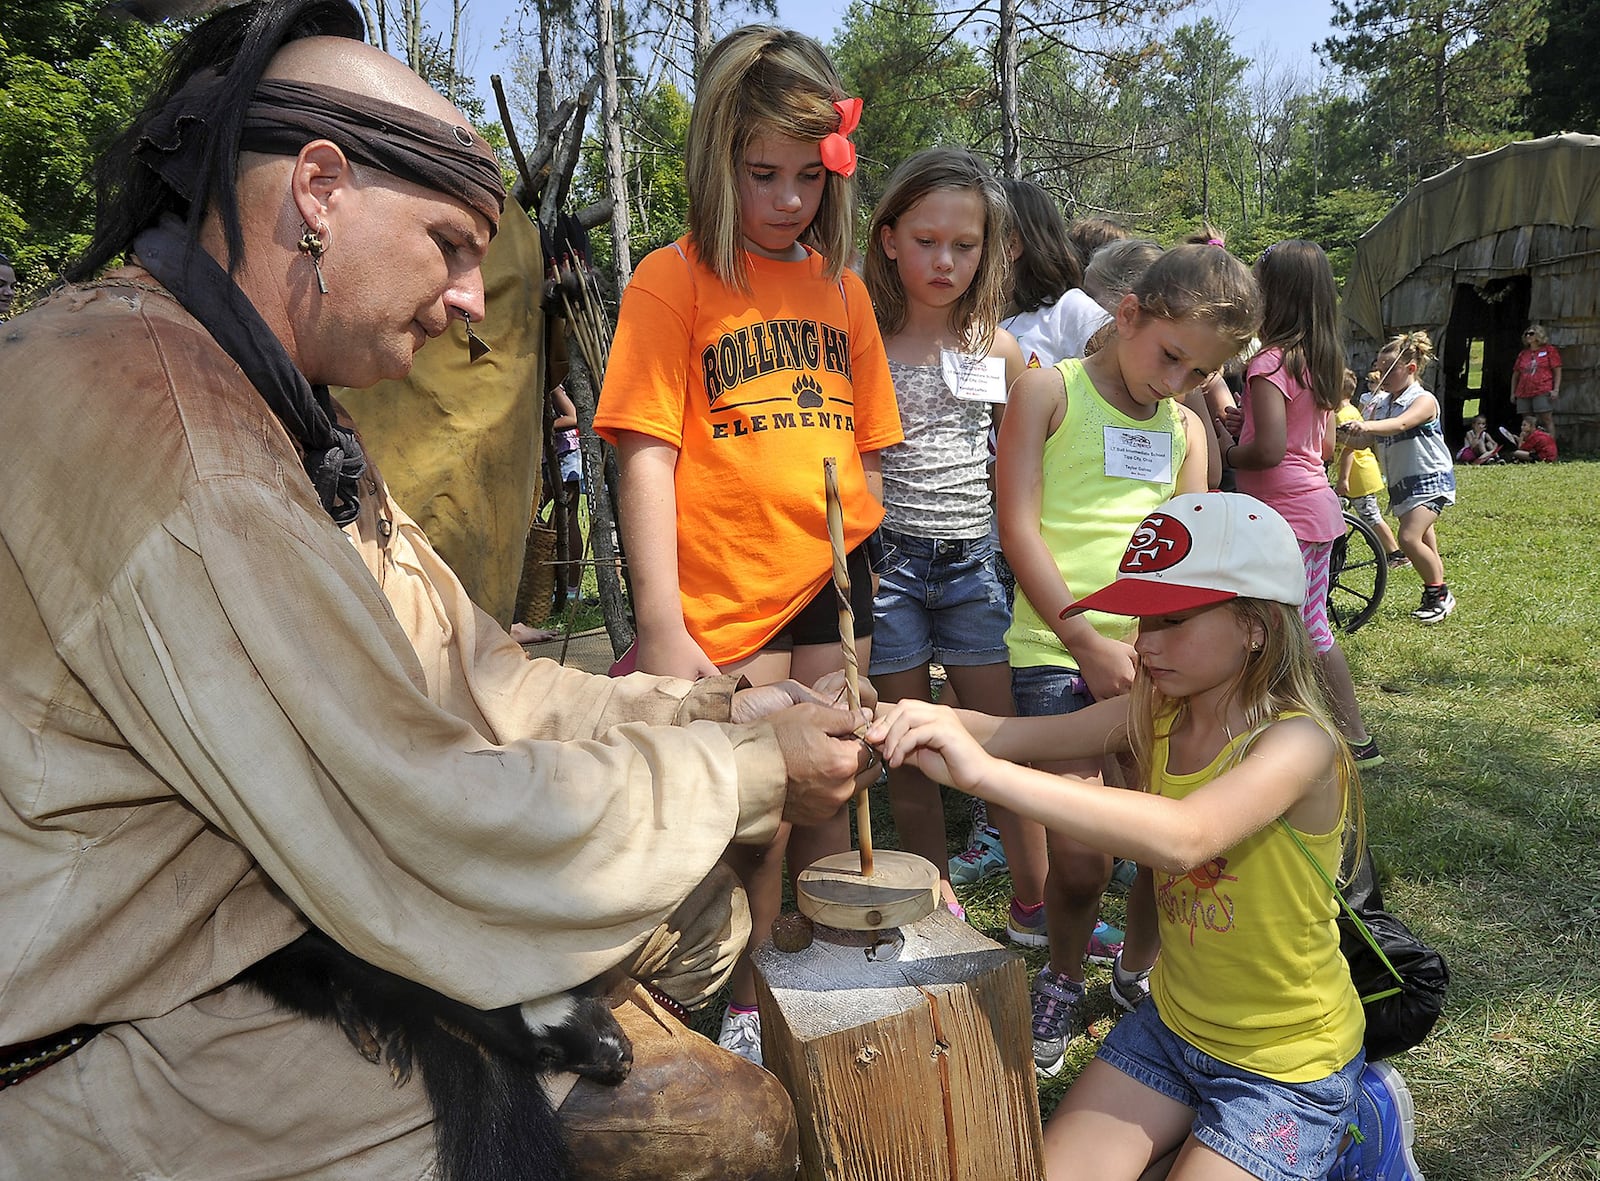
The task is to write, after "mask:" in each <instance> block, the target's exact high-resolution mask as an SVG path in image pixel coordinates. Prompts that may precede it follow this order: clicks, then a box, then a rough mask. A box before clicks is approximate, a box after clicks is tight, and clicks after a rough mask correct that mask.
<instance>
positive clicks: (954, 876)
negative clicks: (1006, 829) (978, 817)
mask: <svg viewBox="0 0 1600 1181" xmlns="http://www.w3.org/2000/svg"><path fill="white" fill-rule="evenodd" d="M1005 871H1006V852H1005V850H1004V849H1002V848H1001V847H1000V834H999V833H998V832H996V831H995V830H994V829H992V828H985V829H983V830H982V831H981V832H979V833H978V835H977V836H976V837H974V838H973V841H972V845H971V847H970V848H968V849H967V851H966V852H965V853H958V854H957V855H956V856H954V857H952V858H950V884H951V885H952V886H970V885H972V884H973V883H974V882H981V881H983V879H984V878H992V877H993V876H994V875H995V874H997V873H1005Z"/></svg>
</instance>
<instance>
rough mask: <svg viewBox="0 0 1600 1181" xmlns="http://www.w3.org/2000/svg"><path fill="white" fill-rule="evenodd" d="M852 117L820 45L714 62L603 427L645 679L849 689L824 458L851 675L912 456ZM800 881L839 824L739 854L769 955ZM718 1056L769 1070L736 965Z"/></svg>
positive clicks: (743, 36)
mask: <svg viewBox="0 0 1600 1181" xmlns="http://www.w3.org/2000/svg"><path fill="white" fill-rule="evenodd" d="M860 110H861V100H860V99H846V98H845V97H844V93H843V89H842V86H841V83H840V82H839V78H838V75H837V74H836V73H835V71H834V69H833V66H832V64H831V63H830V62H829V61H828V58H827V56H826V54H825V53H824V52H823V50H822V47H821V46H820V45H818V44H817V42H816V41H814V40H813V39H812V38H810V37H806V36H804V35H802V34H799V33H795V32H792V31H789V30H785V29H778V28H774V27H772V26H768V25H752V26H749V27H747V28H743V29H739V30H737V31H735V32H733V33H731V34H729V35H728V36H727V37H725V38H723V40H722V41H720V42H719V43H718V44H717V45H716V46H715V47H714V48H713V49H712V51H711V54H710V55H709V56H708V57H707V59H706V63H705V66H704V69H703V71H702V75H701V78H700V83H699V87H698V93H697V97H696V101H695V105H694V111H693V113H692V115H691V118H690V121H689V135H688V144H687V151H686V160H685V165H686V169H685V170H686V174H687V180H688V188H689V233H688V234H686V235H685V236H684V237H683V238H680V239H679V240H678V241H677V242H675V243H673V244H672V245H670V246H667V247H663V248H662V249H660V250H657V251H654V252H653V253H652V254H650V255H649V256H648V257H647V258H645V260H644V261H643V262H642V263H641V264H640V266H639V268H638V270H637V271H636V272H635V274H634V277H633V281H632V282H631V283H630V284H629V286H628V289H627V291H626V292H625V294H624V295H623V299H622V308H621V313H620V315H619V317H618V321H617V332H616V338H615V340H614V341H613V343H612V348H611V353H610V357H609V360H608V361H607V365H606V381H605V388H604V390H603V391H602V393H601V397H600V405H599V409H598V412H597V413H596V415H595V428H596V429H597V430H598V431H599V432H600V433H601V434H602V435H603V436H605V437H606V438H608V439H610V440H611V441H612V442H613V443H614V444H615V445H616V448H617V456H618V461H619V465H620V467H621V473H622V488H621V497H620V499H621V526H622V539H623V541H624V543H625V545H626V548H627V553H628V563H629V567H630V570H631V573H632V581H633V608H634V616H635V622H636V625H637V628H638V639H637V643H636V649H635V654H636V665H637V667H638V668H639V669H640V670H641V671H644V672H651V673H658V674H664V675H673V676H681V677H700V676H707V675H710V674H713V673H717V672H734V673H740V674H743V675H745V676H747V677H748V678H749V679H750V680H751V681H752V682H754V683H756V684H765V683H771V682H775V681H782V680H785V679H787V678H791V677H792V678H794V679H795V680H798V681H800V682H802V683H804V684H812V683H814V682H815V681H817V680H818V679H819V678H821V677H822V676H824V675H826V674H828V673H830V672H834V671H836V670H838V669H839V668H840V667H841V666H842V663H843V660H842V656H841V652H840V647H839V630H838V611H837V604H836V600H835V595H834V591H833V588H832V584H831V575H832V568H833V559H832V550H831V547H830V545H829V541H828V533H827V518H826V511H825V501H824V491H823V460H824V459H825V458H828V457H832V458H835V459H837V461H838V470H839V485H840V499H841V503H842V506H843V509H844V519H845V543H846V547H847V548H848V549H849V550H850V551H851V552H850V559H849V567H850V581H851V589H852V597H853V599H854V600H855V601H854V607H855V627H856V637H857V651H858V659H859V662H860V665H861V667H862V668H863V669H864V668H865V667H866V664H867V661H868V659H869V658H870V649H871V640H870V637H871V632H872V597H871V595H872V579H871V575H870V572H869V570H868V567H867V561H866V555H865V542H866V540H867V538H868V537H869V536H870V535H871V534H872V533H873V531H874V530H875V529H876V528H877V525H878V522H879V521H880V520H881V519H882V517H883V508H882V504H881V500H882V487H881V477H880V474H879V466H878V460H877V452H878V451H879V450H881V449H882V448H884V447H887V446H888V445H890V444H891V443H897V442H899V441H900V437H901V433H900V418H899V414H898V412H897V411H896V409H895V400H894V387H893V385H892V384H891V382H890V379H889V370H888V363H887V361H886V360H885V358H884V352H883V342H882V340H881V339H880V337H879V334H878V328H877V325H876V323H875V322H874V320H873V315H872V306H871V302H870V300H869V299H868V298H867V293H866V288H865V287H864V286H863V285H862V283H861V280H860V279H859V278H858V277H857V276H856V275H855V274H854V273H852V272H850V271H848V270H847V269H846V268H845V263H846V261H847V260H848V258H849V254H850V250H851V233H852V227H853V213H854V211H853V199H852V184H851V181H850V177H851V175H852V174H853V173H854V171H855V148H854V146H853V145H851V143H850V142H849V140H848V139H846V138H845V137H846V136H847V135H848V134H849V133H850V132H851V131H852V130H853V129H854V127H855V125H856V122H857V121H858V120H859V118H860ZM786 848H787V851H788V856H789V864H790V869H791V872H798V871H799V870H801V869H804V868H805V867H806V866H807V865H809V864H810V863H811V862H812V861H814V860H815V859H816V858H817V857H820V856H823V855H825V854H828V853H834V852H842V851H843V850H845V849H847V848H849V820H848V816H847V815H846V814H845V813H844V812H841V813H840V814H839V815H838V816H837V817H836V818H835V819H834V820H833V821H830V822H829V823H827V824H824V825H819V826H815V827H813V828H809V829H808V828H801V829H797V830H796V831H795V832H794V833H793V834H792V835H791V834H790V833H789V831H788V826H786V825H785V826H782V827H780V830H779V833H778V836H777V838H776V839H775V841H774V842H773V844H772V845H770V846H768V847H767V848H766V849H764V850H762V849H754V848H753V847H746V846H740V845H735V846H732V847H731V853H730V860H734V862H735V868H736V869H738V870H739V871H740V876H741V877H742V878H743V880H744V882H745V886H746V889H747V892H748V894H749V899H750V912H751V924H752V928H753V931H752V935H751V938H752V940H753V941H754V942H755V943H756V944H759V943H760V941H761V940H762V939H764V938H765V937H766V934H767V931H768V929H769V928H770V927H771V924H772V920H773V919H774V918H775V917H776V916H777V913H778V910H779V907H780V903H781V898H782V888H781V887H782V860H783V856H784V853H785V850H786ZM732 988H733V992H732V999H733V1004H732V1005H731V1006H730V1008H729V1011H728V1013H727V1015H726V1016H725V1018H724V1021H723V1028H722V1032H721V1035H720V1036H719V1039H718V1040H719V1042H720V1043H721V1044H722V1045H723V1046H724V1047H725V1048H727V1049H730V1050H732V1051H734V1052H735V1053H739V1054H742V1055H744V1056H745V1057H747V1058H750V1059H752V1060H754V1061H757V1062H759V1061H760V1060H761V1059H760V1054H761V1039H760V1018H759V1014H757V1013H756V1012H755V1008H754V1006H755V982H754V977H753V975H752V973H751V970H750V966H749V963H748V960H747V959H742V960H741V961H740V964H739V966H738V968H737V969H736V970H735V972H734V976H733V982H732Z"/></svg>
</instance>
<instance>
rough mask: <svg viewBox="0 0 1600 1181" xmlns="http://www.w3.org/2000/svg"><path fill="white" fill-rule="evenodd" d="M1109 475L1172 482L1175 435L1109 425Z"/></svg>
mask: <svg viewBox="0 0 1600 1181" xmlns="http://www.w3.org/2000/svg"><path fill="white" fill-rule="evenodd" d="M1105 432H1106V475H1108V476H1116V477H1118V478H1120V479H1124V480H1148V481H1150V482H1151V483H1155V484H1169V483H1171V482H1172V436H1171V435H1168V434H1166V433H1164V432H1155V431H1134V430H1129V429H1128V428H1127V427H1122V426H1108V427H1106V428H1105Z"/></svg>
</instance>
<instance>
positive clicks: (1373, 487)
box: [1333, 402, 1383, 498]
mask: <svg viewBox="0 0 1600 1181" xmlns="http://www.w3.org/2000/svg"><path fill="white" fill-rule="evenodd" d="M1335 421H1337V422H1338V423H1339V425H1340V426H1343V425H1344V424H1345V423H1347V422H1360V421H1361V411H1359V410H1357V409H1356V408H1355V407H1354V406H1352V405H1350V403H1349V402H1346V403H1345V404H1344V405H1343V406H1341V407H1339V409H1338V411H1337V413H1336V415H1335ZM1350 450H1351V448H1350V447H1349V446H1347V445H1346V444H1344V443H1340V444H1339V450H1338V454H1336V455H1335V456H1334V457H1333V474H1334V478H1335V479H1337V478H1338V475H1339V465H1340V464H1341V463H1343V462H1344V453H1345V452H1346V451H1350ZM1353 454H1354V455H1355V459H1354V460H1352V461H1351V464H1350V495H1351V497H1352V498H1353V497H1357V496H1371V495H1372V494H1373V493H1374V492H1377V491H1378V490H1379V489H1381V488H1382V487H1383V472H1382V471H1381V470H1380V469H1379V467H1378V457H1377V456H1376V455H1374V454H1373V453H1372V449H1371V448H1370V447H1357V448H1355V449H1354V451H1353Z"/></svg>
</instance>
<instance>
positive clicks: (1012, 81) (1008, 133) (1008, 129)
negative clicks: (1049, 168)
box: [995, 0, 1022, 180]
mask: <svg viewBox="0 0 1600 1181" xmlns="http://www.w3.org/2000/svg"><path fill="white" fill-rule="evenodd" d="M995 58H996V61H995V66H996V70H997V71H998V73H999V75H1000V173H1001V175H1002V176H1005V177H1006V178H1007V179H1009V180H1021V179H1022V128H1021V126H1020V124H1021V122H1022V118H1021V115H1020V114H1019V112H1018V103H1017V0H1000V31H999V35H998V37H997V38H996V41H995Z"/></svg>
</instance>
